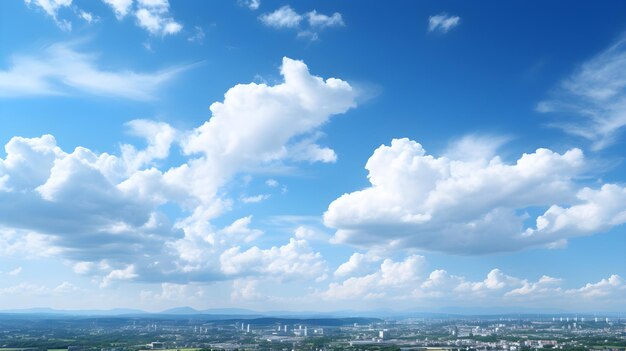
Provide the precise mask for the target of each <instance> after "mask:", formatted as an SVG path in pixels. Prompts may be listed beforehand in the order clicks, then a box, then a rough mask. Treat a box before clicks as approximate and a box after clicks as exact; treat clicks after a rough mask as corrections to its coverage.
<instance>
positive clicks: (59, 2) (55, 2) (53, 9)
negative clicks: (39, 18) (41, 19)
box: [24, 0, 72, 31]
mask: <svg viewBox="0 0 626 351" xmlns="http://www.w3.org/2000/svg"><path fill="white" fill-rule="evenodd" d="M24 2H25V3H26V5H27V6H31V5H36V6H37V7H39V8H41V9H42V10H43V11H44V12H45V13H46V14H47V15H48V16H50V17H52V19H53V20H54V22H55V23H56V24H57V26H58V27H59V28H61V29H62V30H66V31H70V30H72V23H70V22H69V21H67V20H63V19H59V18H58V12H59V10H60V9H62V8H69V7H70V6H71V5H72V0H24Z"/></svg>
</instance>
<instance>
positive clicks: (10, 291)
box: [0, 282, 80, 296]
mask: <svg viewBox="0 0 626 351" xmlns="http://www.w3.org/2000/svg"><path fill="white" fill-rule="evenodd" d="M79 290H80V289H78V288H77V287H76V286H75V285H73V284H72V283H69V282H63V283H61V284H59V285H57V286H55V287H48V286H45V285H38V284H32V283H20V284H18V285H13V286H9V287H5V288H0V296H3V295H5V296H16V295H18V296H66V295H67V294H68V293H71V292H76V291H79Z"/></svg>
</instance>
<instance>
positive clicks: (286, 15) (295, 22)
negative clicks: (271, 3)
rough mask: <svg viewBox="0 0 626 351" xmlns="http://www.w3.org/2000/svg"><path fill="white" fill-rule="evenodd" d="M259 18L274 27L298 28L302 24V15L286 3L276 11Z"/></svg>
mask: <svg viewBox="0 0 626 351" xmlns="http://www.w3.org/2000/svg"><path fill="white" fill-rule="evenodd" d="M259 19H260V20H261V22H263V24H265V25H267V26H270V27H274V28H296V27H298V26H299V25H300V21H302V16H301V15H299V14H298V13H297V12H296V11H294V10H293V9H292V8H291V6H289V5H285V6H283V7H281V8H279V9H277V10H276V11H274V12H271V13H266V14H263V15H261V16H260V17H259Z"/></svg>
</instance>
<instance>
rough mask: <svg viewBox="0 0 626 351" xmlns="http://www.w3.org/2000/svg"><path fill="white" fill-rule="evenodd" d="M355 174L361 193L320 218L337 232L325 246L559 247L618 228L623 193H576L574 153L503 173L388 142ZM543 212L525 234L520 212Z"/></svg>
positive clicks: (579, 164) (404, 142)
mask: <svg viewBox="0 0 626 351" xmlns="http://www.w3.org/2000/svg"><path fill="white" fill-rule="evenodd" d="M482 153H483V154H489V153H485V152H484V150H483V151H482ZM365 168H366V169H367V170H368V172H369V175H368V179H369V181H370V183H371V186H370V187H368V188H366V189H364V190H360V191H355V192H353V193H349V194H344V195H343V196H341V197H340V198H338V199H337V200H335V201H333V202H332V203H331V204H330V206H329V207H328V210H327V211H326V213H325V214H324V222H325V224H326V225H327V226H329V227H332V228H336V229H337V232H336V234H335V237H334V241H335V242H339V243H349V244H355V245H359V246H371V247H393V248H400V247H402V248H406V247H413V248H421V249H426V250H432V251H442V252H448V253H457V254H482V253H489V252H498V251H512V250H519V249H523V248H525V247H529V246H534V245H557V244H559V245H560V244H563V242H564V241H565V240H567V239H568V238H570V237H573V236H578V235H589V234H594V233H596V232H599V231H603V230H606V229H609V228H611V227H613V226H616V225H619V224H622V223H624V222H625V221H626V216H625V215H624V211H625V210H626V201H624V191H625V190H624V188H623V187H621V186H619V185H615V184H607V185H604V186H603V187H602V188H601V189H591V188H584V187H582V186H581V185H580V184H579V181H578V178H580V177H581V176H582V175H583V174H584V172H585V158H584V156H583V153H582V151H581V150H579V149H571V150H568V151H566V152H564V153H562V154H559V153H556V152H553V151H551V150H548V149H538V150H536V151H535V152H533V153H530V154H523V155H522V156H521V157H520V158H519V159H518V160H517V161H516V162H514V163H511V164H509V163H506V162H504V161H502V160H501V159H500V158H499V157H497V156H496V157H493V158H490V159H489V158H478V159H460V160H455V159H450V158H448V157H445V156H444V157H434V156H431V155H428V154H427V153H426V151H425V150H424V149H423V148H422V146H421V145H420V144H418V143H417V142H414V141H411V140H409V139H394V140H393V141H392V142H391V145H390V146H386V145H383V146H381V147H379V148H378V149H377V150H376V151H375V152H374V154H373V155H372V157H370V159H369V160H368V162H367V164H366V166H365ZM568 206H569V207H568ZM548 207H550V208H549V209H548V210H547V211H546V212H545V214H543V215H542V216H539V217H538V218H537V220H536V222H537V227H536V228H529V227H527V225H526V224H525V221H526V220H527V217H528V216H529V214H527V212H531V211H532V210H533V209H534V210H535V211H542V210H545V209H546V208H548Z"/></svg>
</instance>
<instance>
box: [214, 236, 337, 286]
mask: <svg viewBox="0 0 626 351" xmlns="http://www.w3.org/2000/svg"><path fill="white" fill-rule="evenodd" d="M220 264H221V269H222V272H224V273H225V274H227V275H234V276H245V275H258V274H262V275H266V276H273V277H275V278H277V279H280V280H283V279H287V280H289V279H298V278H304V277H314V278H316V277H319V276H321V275H322V274H323V273H324V271H325V270H326V264H325V262H324V260H323V259H322V256H321V254H320V253H317V252H313V251H312V250H311V247H310V246H309V244H308V243H307V242H306V241H305V240H298V239H293V238H292V239H290V240H289V243H288V244H285V245H283V246H280V247H277V246H273V247H271V248H269V249H265V250H264V249H260V248H258V247H256V246H254V247H252V248H250V249H248V250H246V251H241V248H240V247H238V246H236V247H232V248H230V249H228V250H226V251H224V253H222V255H221V256H220Z"/></svg>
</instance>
